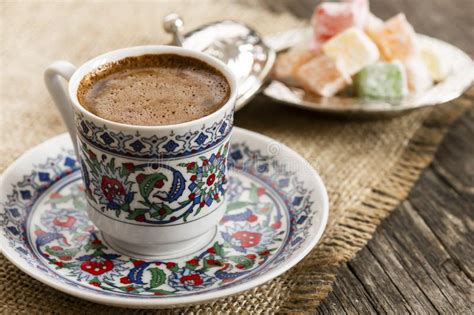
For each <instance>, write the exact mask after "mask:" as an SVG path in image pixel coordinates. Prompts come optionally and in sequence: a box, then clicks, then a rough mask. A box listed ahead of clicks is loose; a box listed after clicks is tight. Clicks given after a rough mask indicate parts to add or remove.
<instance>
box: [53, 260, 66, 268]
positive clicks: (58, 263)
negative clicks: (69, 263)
mask: <svg viewBox="0 0 474 315" xmlns="http://www.w3.org/2000/svg"><path fill="white" fill-rule="evenodd" d="M54 264H55V265H56V266H58V267H62V266H63V265H64V264H63V263H62V262H60V261H56V262H55V263H54Z"/></svg>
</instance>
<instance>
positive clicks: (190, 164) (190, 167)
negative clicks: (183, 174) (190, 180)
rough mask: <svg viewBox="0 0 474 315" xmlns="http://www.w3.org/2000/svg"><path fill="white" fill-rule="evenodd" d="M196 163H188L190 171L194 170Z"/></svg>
mask: <svg viewBox="0 0 474 315" xmlns="http://www.w3.org/2000/svg"><path fill="white" fill-rule="evenodd" d="M195 165H196V162H191V163H188V166H187V169H188V171H190V170H192V169H193V168H194V166H195Z"/></svg>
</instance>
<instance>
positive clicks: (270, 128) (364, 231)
mask: <svg viewBox="0 0 474 315" xmlns="http://www.w3.org/2000/svg"><path fill="white" fill-rule="evenodd" d="M171 11H176V12H179V13H180V14H181V15H182V16H183V18H184V20H185V22H186V28H187V29H188V30H189V29H193V28H194V27H196V26H198V25H200V24H202V23H204V22H209V21H212V20H219V19H224V18H232V19H237V20H240V21H244V22H246V23H248V24H250V25H252V26H254V27H255V28H256V29H257V30H259V31H260V32H261V33H262V34H270V33H272V32H277V31H282V30H285V29H288V28H291V27H294V26H300V25H302V23H303V22H302V21H297V20H296V19H294V18H292V17H291V16H289V15H277V14H274V13H270V12H265V11H263V10H262V9H260V8H258V9H257V8H255V7H254V8H253V9H251V8H249V7H248V6H241V5H238V4H235V2H227V1H206V2H204V1H200V2H197V1H196V2H192V1H188V2H177V1H167V2H139V3H119V2H109V3H104V2H101V3H88V4H83V3H82V4H81V3H71V2H69V3H63V4H60V3H52V2H51V3H33V2H30V3H6V2H2V3H1V17H0V18H1V25H0V29H1V31H0V32H1V38H0V43H1V44H0V45H1V123H0V126H1V127H0V128H1V129H0V134H1V141H0V143H1V146H0V171H3V170H4V169H5V168H6V167H7V166H8V165H9V164H10V163H11V162H12V161H13V160H14V159H15V158H17V157H18V156H20V155H21V154H22V153H23V152H24V151H25V150H27V149H28V148H31V147H32V146H34V145H36V144H38V143H40V142H42V141H44V140H46V139H48V138H50V137H52V136H54V135H56V134H58V133H61V132H64V131H65V127H64V125H63V123H62V122H61V119H60V117H59V114H58V112H57V111H56V110H55V108H54V106H53V104H52V102H51V100H50V98H49V96H48V95H47V92H46V89H45V87H44V85H43V78H42V76H43V70H44V68H45V67H46V66H47V65H48V64H49V63H50V62H52V61H54V60H57V59H66V60H69V61H71V62H73V63H75V64H76V65H79V64H81V63H82V62H84V61H85V60H87V59H89V58H91V57H93V56H96V55H98V54H100V53H103V52H106V51H109V50H112V49H116V48H120V47H126V46H133V45H143V44H156V43H165V42H167V41H168V40H169V37H168V36H167V35H166V34H165V33H164V32H163V30H162V27H161V18H162V16H163V15H164V14H166V13H169V12H171ZM463 103H464V104H463ZM466 103H468V104H469V103H470V102H469V101H463V100H462V99H460V100H457V101H455V102H452V103H451V104H449V105H445V106H442V107H440V108H437V109H436V110H432V109H424V110H419V111H416V112H412V113H410V114H407V115H405V116H402V117H397V118H394V119H390V120H379V121H349V120H328V119H327V118H323V117H321V116H320V115H318V114H315V113H310V112H306V111H303V110H298V109H293V108H290V107H284V106H282V105H277V104H274V103H271V102H270V101H268V100H266V99H264V98H263V97H260V98H258V99H256V100H255V101H254V102H252V103H251V104H249V105H248V106H247V107H246V108H245V109H243V110H242V111H240V112H239V113H238V114H237V115H236V125H237V126H240V127H244V128H248V129H251V130H255V131H258V132H261V133H263V134H266V135H268V136H270V137H273V138H275V139H278V140H279V141H282V142H283V143H285V144H287V145H288V146H290V147H291V148H293V149H294V150H295V151H297V152H299V153H300V154H301V155H302V156H303V157H304V158H305V159H307V160H308V161H309V162H310V163H311V164H312V165H313V167H314V168H315V169H316V170H318V172H319V173H320V174H321V176H322V178H323V180H324V182H325V183H326V185H327V189H328V192H329V199H330V215H329V222H328V225H327V229H326V232H325V234H324V236H323V239H322V240H321V242H320V243H319V244H318V246H317V248H316V249H314V250H313V251H312V252H311V254H310V255H309V256H308V257H306V258H305V259H304V260H303V261H302V262H301V263H299V264H298V265H297V266H296V267H295V268H293V269H291V270H290V271H288V272H286V273H285V274H284V275H282V276H280V277H279V278H277V279H275V280H273V281H270V282H269V283H267V284H265V285H263V286H261V287H259V288H256V289H253V290H251V291H249V292H246V293H244V294H241V295H238V296H235V297H229V298H226V299H223V300H218V301H215V302H212V303H209V304H204V305H198V306H192V307H189V308H187V309H177V310H175V311H177V312H192V313H209V312H212V313H218V312H231V313H235V312H240V313H243V312H252V313H254V312H255V313H268V312H276V311H280V312H293V311H298V312H310V311H314V309H315V307H316V305H317V304H318V303H319V301H321V299H323V298H324V297H325V296H326V295H327V294H328V292H329V291H330V290H331V284H332V283H333V281H334V280H335V275H336V269H337V266H338V265H339V264H341V263H342V262H346V261H348V260H349V259H351V258H352V257H353V256H354V254H355V253H356V252H357V250H359V249H360V248H361V247H362V246H364V244H365V243H366V242H367V241H368V240H369V239H370V237H371V235H372V234H373V232H374V230H375V228H376V227H377V225H378V224H379V223H380V220H381V219H382V218H384V217H385V216H386V215H387V214H388V213H389V212H390V211H391V210H392V209H394V207H395V206H396V205H397V204H398V203H399V202H400V201H401V200H403V199H404V198H405V196H406V194H407V192H408V190H409V189H410V187H411V186H412V184H413V183H414V181H415V180H416V179H417V177H418V175H419V173H420V171H421V170H422V169H423V168H424V167H425V166H426V165H427V164H428V163H429V162H430V160H431V158H432V156H433V154H434V150H435V148H436V145H437V144H438V143H439V141H440V139H441V137H442V135H443V133H444V131H445V129H446V127H447V126H448V125H449V124H450V123H451V122H452V121H453V120H454V119H455V118H456V117H457V116H458V115H459V114H460V113H461V112H462V110H463V108H465V107H466V106H468V104H467V105H466ZM0 310H1V311H2V312H3V313H5V314H7V313H8V314H13V313H31V314H32V313H38V312H42V313H62V314H70V313H91V314H93V313H105V312H110V313H114V314H119V313H128V314H132V313H133V314H141V313H145V312H151V311H143V310H127V309H119V308H112V307H108V306H104V305H98V304H94V303H89V302H86V301H83V300H80V299H77V298H73V297H71V296H68V295H66V294H63V293H60V292H58V291H56V290H54V289H52V288H49V287H47V286H46V285H43V284H41V283H40V282H38V281H36V280H34V279H32V278H30V277H29V276H27V275H26V274H24V273H22V272H21V271H20V270H19V269H17V268H16V267H14V266H13V264H11V263H10V262H8V261H7V260H6V259H5V258H4V257H3V256H1V255H0Z"/></svg>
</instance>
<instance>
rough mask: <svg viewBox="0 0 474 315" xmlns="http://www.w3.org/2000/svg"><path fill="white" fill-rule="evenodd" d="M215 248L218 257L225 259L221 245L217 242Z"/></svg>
mask: <svg viewBox="0 0 474 315" xmlns="http://www.w3.org/2000/svg"><path fill="white" fill-rule="evenodd" d="M213 247H214V250H215V252H216V255H217V256H220V257H224V249H223V248H222V246H221V245H220V244H219V243H217V242H215V243H214V246H213Z"/></svg>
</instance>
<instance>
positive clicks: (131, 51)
mask: <svg viewBox="0 0 474 315" xmlns="http://www.w3.org/2000/svg"><path fill="white" fill-rule="evenodd" d="M148 54H153V55H155V54H175V55H180V56H186V57H192V58H196V59H198V60H200V61H203V62H205V63H207V64H208V65H210V66H212V67H214V68H215V69H216V70H218V71H219V72H220V73H222V74H223V75H224V77H225V78H226V80H227V82H228V83H229V86H230V95H229V99H228V100H227V102H226V103H225V104H224V105H223V106H222V107H220V108H219V109H218V110H216V111H215V112H212V113H211V114H209V115H207V116H204V117H201V118H198V119H195V120H191V121H187V122H183V123H179V124H170V125H156V126H155V125H153V126H145V125H130V124H123V123H119V122H114V121H111V120H108V119H104V118H101V117H99V116H97V115H95V114H93V113H91V112H89V111H88V110H86V109H85V108H84V107H83V106H82V105H81V104H80V103H79V100H78V99H77V89H78V87H79V84H80V82H81V80H82V79H83V78H84V76H85V75H87V74H88V73H91V72H92V71H94V70H95V69H97V68H98V67H100V66H103V65H104V64H107V63H110V62H113V61H118V60H121V59H124V58H127V57H134V56H142V55H148ZM68 93H69V98H70V100H71V104H72V106H73V107H74V108H75V109H76V110H78V111H79V112H81V113H82V114H84V116H86V117H90V118H93V119H94V120H96V121H98V122H99V123H102V124H106V125H107V126H110V127H113V128H117V129H121V130H126V131H137V130H138V131H145V130H146V131H152V132H153V131H154V130H156V131H162V130H168V129H175V128H188V127H189V128H190V127H193V126H196V125H200V124H203V123H205V122H206V121H208V120H216V119H217V117H220V116H221V115H222V113H225V112H226V111H228V110H229V109H230V108H232V107H234V105H235V101H236V98H237V80H236V79H235V76H234V74H233V73H232V72H231V71H230V69H229V68H228V67H227V66H226V65H225V64H224V63H223V62H222V61H220V60H218V59H217V58H214V57H212V56H210V55H207V54H205V53H202V52H199V51H194V50H191V49H187V48H182V47H177V46H167V45H147V46H133V47H127V48H121V49H117V50H113V51H110V52H107V53H105V54H102V55H100V56H97V57H95V58H93V59H90V60H89V61H87V62H85V63H84V64H82V65H81V66H80V67H79V68H77V69H76V71H75V72H74V74H73V75H72V77H71V79H70V80H69V84H68Z"/></svg>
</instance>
